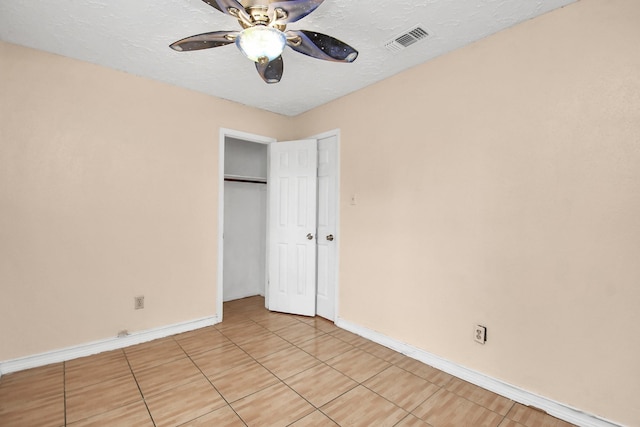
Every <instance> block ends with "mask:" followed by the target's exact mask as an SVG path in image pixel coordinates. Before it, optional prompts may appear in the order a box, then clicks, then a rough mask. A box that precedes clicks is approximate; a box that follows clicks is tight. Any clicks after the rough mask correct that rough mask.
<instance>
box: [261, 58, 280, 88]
mask: <svg viewBox="0 0 640 427" xmlns="http://www.w3.org/2000/svg"><path fill="white" fill-rule="evenodd" d="M256 70H258V74H260V77H262V80H264V81H265V82H267V83H278V82H279V81H280V79H281V78H282V72H283V71H284V61H283V60H282V56H278V57H277V58H276V59H274V60H273V61H271V62H267V63H266V64H260V63H258V62H256Z"/></svg>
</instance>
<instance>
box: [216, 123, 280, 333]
mask: <svg viewBox="0 0 640 427" xmlns="http://www.w3.org/2000/svg"><path fill="white" fill-rule="evenodd" d="M219 142H220V148H219V164H218V167H219V170H220V175H219V184H218V194H219V196H218V197H219V203H218V234H219V236H218V274H217V280H218V286H217V298H216V300H217V307H216V308H217V312H218V317H219V319H220V321H222V319H223V315H224V313H223V302H225V301H230V300H234V299H239V298H244V297H247V296H252V295H265V284H266V280H267V276H266V272H265V264H266V262H265V260H266V234H267V232H266V210H267V204H266V200H267V185H266V183H267V170H268V163H267V152H268V144H270V143H272V142H275V139H274V138H269V137H264V136H260V135H253V134H249V133H245V132H240V131H235V130H230V129H220V139H219Z"/></svg>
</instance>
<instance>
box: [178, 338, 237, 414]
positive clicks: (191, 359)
mask: <svg viewBox="0 0 640 427" xmlns="http://www.w3.org/2000/svg"><path fill="white" fill-rule="evenodd" d="M218 332H219V333H220V334H222V335H223V336H224V337H225V338H227V339H229V337H227V336H226V335H224V334H223V333H222V332H220V331H218ZM175 341H176V344H178V345H179V346H180V348H181V349H182V351H184V353H185V354H186V355H187V357H188V358H189V360H190V361H191V363H193V365H194V366H195V367H196V368H197V369H198V371H200V373H201V374H202V376H203V377H204V378H205V379H206V380H207V382H208V383H209V384H211V387H213V389H214V390H215V391H216V392H217V393H218V394H219V395H220V397H221V398H222V400H224V403H225V404H226V405H227V406H228V407H229V409H231V410H232V411H233V413H234V414H236V415H237V416H238V418H239V419H240V421H242V423H243V424H244V425H245V426H247V423H246V421H245V420H244V419H243V418H242V417H241V416H240V414H238V413H237V412H236V410H235V409H233V406H231V403H230V402H229V401H228V400H227V398H226V397H224V395H223V394H222V393H221V392H220V390H218V387H216V385H215V384H214V383H213V381H211V379H210V378H209V377H208V376H207V375H206V374H205V373H204V372H203V371H202V369H200V366H198V364H197V363H196V362H195V360H193V358H192V357H191V354H189V353H188V352H187V351H186V350H185V349H184V348H183V347H182V346H181V345H180V342H178V340H175ZM229 341H231V340H229ZM231 342H232V343H233V344H235V343H234V342H233V341H231ZM236 346H237V344H236ZM223 407H224V406H221V407H220V408H216V409H214V410H213V411H211V412H208V413H206V414H203V415H200V416H199V417H196V418H194V419H193V420H190V421H187V422H185V423H183V424H186V423H188V422H191V421H194V420H197V419H198V418H201V417H204V416H205V415H208V414H211V413H212V412H215V411H217V410H218V409H221V408H223Z"/></svg>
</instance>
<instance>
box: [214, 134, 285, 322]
mask: <svg viewBox="0 0 640 427" xmlns="http://www.w3.org/2000/svg"><path fill="white" fill-rule="evenodd" d="M227 137H231V138H235V139H242V140H244V141H250V142H256V143H259V144H271V143H273V142H276V141H277V140H276V139H275V138H272V137H268V136H263V135H256V134H252V133H247V132H242V131H239V130H234V129H227V128H220V132H219V136H218V271H217V274H216V281H217V286H216V288H217V289H216V311H217V314H218V321H219V322H222V318H223V300H224V283H223V280H224V277H223V273H224V146H225V140H226V138H227ZM267 149H268V148H267ZM267 169H268V164H267ZM267 253H268V251H267ZM266 274H267V273H266V272H265V293H266V285H267V284H266V280H267V276H266Z"/></svg>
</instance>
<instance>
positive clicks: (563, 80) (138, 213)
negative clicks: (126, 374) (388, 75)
mask: <svg viewBox="0 0 640 427" xmlns="http://www.w3.org/2000/svg"><path fill="white" fill-rule="evenodd" d="M638 22H640V2H637V1H636V0H610V1H601V0H581V1H579V2H577V3H575V4H573V5H571V6H568V7H566V8H564V9H561V10H558V11H555V12H552V13H550V14H547V15H545V16H542V17H540V18H538V19H535V20H532V21H528V22H526V23H524V24H521V25H519V26H516V27H514V28H512V29H510V30H507V31H504V32H501V33H499V34H497V35H495V36H492V37H489V38H487V39H484V40H482V41H481V42H479V43H476V44H474V45H472V46H469V47H467V48H464V49H461V50H459V51H456V52H454V53H452V54H449V55H445V56H443V57H440V58H438V59H436V60H434V61H432V62H430V63H428V64H425V65H422V66H419V67H416V68H414V69H412V70H410V71H408V72H405V73H402V74H401V75H398V76H396V77H394V78H392V79H389V80H387V81H385V82H382V83H380V84H377V85H374V86H371V87H369V88H366V89H364V90H361V91H359V92H356V93H354V94H352V95H349V96H347V97H344V98H342V99H340V100H337V101H335V102H333V103H331V104H328V105H326V106H324V107H321V108H317V109H315V110H313V111H311V112H309V113H307V114H304V115H302V116H299V117H296V118H294V119H285V118H283V117H280V116H276V115H271V114H268V113H263V112H258V111H255V110H251V109H248V108H245V107H242V106H238V105H236V104H232V103H228V102H224V101H220V100H216V99H212V98H209V97H206V96H203V95H197V94H194V93H192V92H188V91H184V90H182V89H177V88H171V87H168V86H165V85H162V84H159V83H153V82H149V81H146V80H143V79H138V78H136V77H132V76H128V75H124V74H121V73H117V72H114V71H109V70H105V69H102V68H99V67H94V66H91V65H88V64H82V63H78V62H75V61H72V60H68V59H63V58H59V57H55V56H50V55H47V54H43V53H39V52H34V51H31V50H27V49H22V48H17V47H14V46H10V45H0V49H1V50H0V57H1V58H2V62H1V63H0V67H1V68H0V71H1V72H2V75H1V76H0V77H1V79H0V81H2V86H0V89H1V92H0V107H1V108H2V111H0V113H1V114H0V132H2V134H1V136H2V138H1V144H0V150H1V151H0V174H1V175H0V203H1V204H2V205H1V206H0V207H1V210H0V239H1V240H2V243H1V244H0V251H2V252H1V253H0V282H1V283H2V287H1V288H0V312H1V313H2V318H1V320H2V322H0V336H2V337H3V342H2V346H1V347H0V348H1V350H0V360H4V359H8V358H12V357H19V356H23V355H27V354H32V353H36V352H40V351H45V350H48V349H52V348H59V347H65V346H69V345H74V344H78V343H82V342H86V341H90V340H93V339H99V338H103V337H109V336H113V335H114V334H115V333H116V332H117V331H118V330H119V329H122V328H128V329H130V330H139V329H147V328H150V327H155V326H161V325H164V324H171V323H175V322H178V321H182V320H189V319H192V318H197V317H202V316H207V315H212V314H214V312H215V287H214V286H213V285H212V284H213V283H214V282H215V277H216V243H215V242H216V239H217V235H216V228H215V224H216V213H217V205H216V203H217V195H216V188H217V179H216V176H217V158H216V156H217V131H218V127H220V126H223V127H229V128H236V129H240V130H244V131H247V132H254V133H259V134H265V135H273V136H276V137H278V136H281V137H297V136H300V137H302V136H307V135H311V134H314V133H318V132H323V131H326V130H329V129H333V128H341V131H342V134H341V136H342V146H341V162H342V168H341V198H342V201H341V230H340V232H341V269H340V316H341V317H342V318H344V319H346V320H349V321H351V322H354V323H356V324H360V325H362V326H365V327H368V328H371V329H373V330H376V331H379V332H381V333H383V334H386V335H388V336H390V337H392V338H395V339H397V340H400V341H404V342H407V343H409V344H411V345H414V346H416V347H419V348H422V349H424V350H426V351H429V352H431V353H434V354H436V355H438V356H441V357H444V358H447V359H449V360H451V361H453V362H456V363H459V364H461V365H464V366H466V367H469V368H472V369H475V370H478V371H480V372H483V373H485V374H487V375H490V376H493V377H496V378H499V379H501V380H504V381H506V382H508V383H511V384H514V385H517V386H520V387H522V388H524V389H526V390H529V391H532V392H535V393H539V394H541V395H543V396H546V397H548V398H551V399H555V400H557V401H559V402H562V403H565V404H568V405H572V406H574V407H576V408H579V409H582V410H584V411H586V412H589V413H592V414H596V415H599V416H602V417H605V418H608V419H611V420H614V421H617V422H620V423H625V424H627V425H640V408H639V407H638V405H637V396H638V395H640V381H638V378H640V368H639V364H638V363H637V360H639V359H640V340H638V339H637V332H636V325H637V324H639V323H640V315H639V313H640V310H638V303H639V302H640V286H638V283H640V262H639V261H638V254H639V253H640V167H638V165H640V149H639V148H638V147H639V144H640V49H638V48H637V46H638V41H639V40H640V26H639V25H637V23H638ZM238 114H243V117H241V118H240V117H238ZM247 118H250V119H254V120H247ZM283 124H288V125H291V126H290V127H289V129H291V130H290V131H287V135H284V134H278V132H283V131H282V130H281V129H282V128H280V129H279V128H278V126H279V125H283ZM352 194H355V195H356V196H357V200H358V204H357V205H355V206H351V205H350V204H349V198H350V196H351V195H352ZM141 293H144V294H145V295H146V297H147V308H145V310H143V311H141V312H140V311H138V312H134V311H133V310H131V304H132V297H133V295H136V294H141ZM365 301H366V303H365ZM92 303H93V305H91V304H92ZM476 323H482V324H485V325H486V326H487V327H488V336H489V341H488V343H487V344H486V345H485V346H480V345H478V344H475V343H474V342H473V340H472V337H471V332H472V328H473V325H474V324H476Z"/></svg>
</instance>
